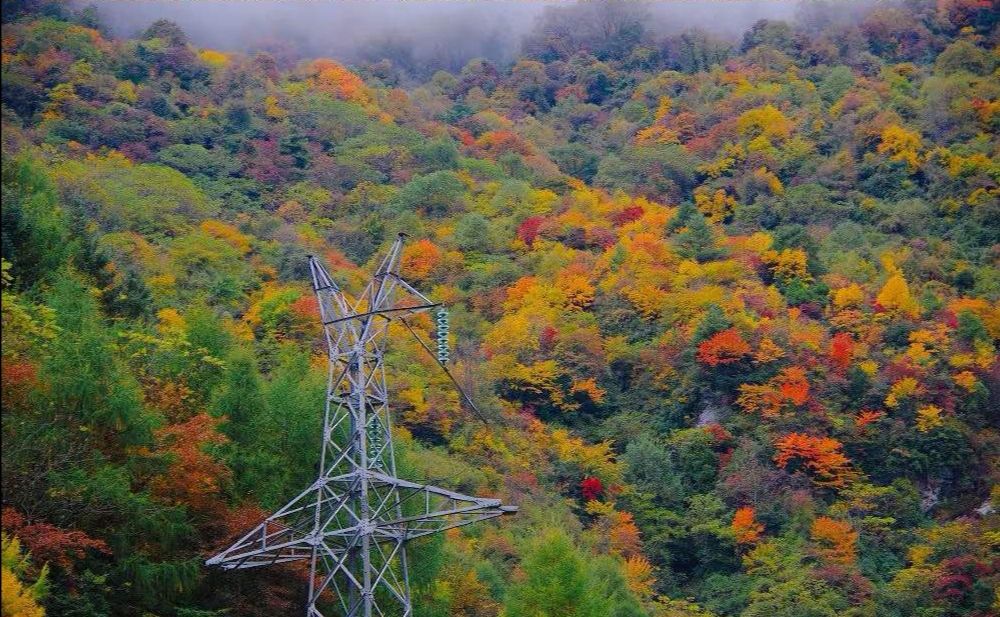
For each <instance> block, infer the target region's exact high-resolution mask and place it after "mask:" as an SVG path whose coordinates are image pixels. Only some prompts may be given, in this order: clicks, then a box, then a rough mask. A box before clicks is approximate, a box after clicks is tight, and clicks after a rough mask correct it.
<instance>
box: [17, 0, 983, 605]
mask: <svg viewBox="0 0 1000 617" xmlns="http://www.w3.org/2000/svg"><path fill="white" fill-rule="evenodd" d="M8 4H10V7H8ZM4 8H5V11H4V13H5V15H4V19H5V20H6V21H5V23H4V37H3V39H4V40H3V59H2V62H3V75H2V79H3V108H2V123H3V134H4V137H3V143H2V147H3V170H2V171H3V173H2V181H3V204H2V206H3V208H2V222H3V238H2V253H3V283H2V284H3V314H2V317H3V340H2V342H3V344H2V356H3V357H2V359H3V370H2V386H3V396H2V408H3V441H4V446H3V450H2V456H3V474H2V480H3V482H2V484H3V572H2V574H3V607H4V608H3V610H4V615H5V616H6V615H7V614H12V615H14V614H16V615H32V616H34V615H42V614H43V612H47V614H49V615H70V616H77V617H85V616H87V617H98V616H111V615H115V616H117V615H121V616H135V617H139V616H147V615H162V616H164V617H166V616H176V617H209V616H221V615H261V616H264V615H279V614H281V615H284V614H297V613H298V612H299V611H300V610H301V608H300V607H301V601H302V599H301V597H300V594H301V593H302V589H303V588H304V587H305V578H307V575H306V573H305V572H303V571H301V570H299V569H296V568H294V567H281V568H274V569H262V570H261V571H259V572H249V573H220V572H216V571H213V570H209V569H206V568H205V567H204V566H203V565H202V564H203V560H204V558H205V557H206V556H207V555H209V554H211V553H213V551H215V550H217V549H218V548H220V547H222V546H225V545H227V544H228V543H229V542H231V540H232V539H233V537H234V535H235V534H237V533H238V532H240V531H241V530H244V529H246V528H247V527H249V526H251V525H252V524H254V523H255V522H257V521H259V520H260V519H261V518H262V517H263V516H264V515H265V514H266V512H267V511H269V510H271V509H273V508H274V507H276V506H278V505H280V504H282V503H283V502H284V501H285V500H287V499H288V498H289V497H291V496H292V495H294V494H296V493H297V492H298V491H299V490H301V487H303V486H306V485H308V483H309V482H311V481H312V479H313V476H314V474H315V464H316V461H315V458H316V455H318V451H319V435H318V428H319V426H320V422H321V420H320V419H321V415H320V414H321V410H322V404H323V397H324V394H323V392H324V388H325V367H324V357H323V353H324V348H323V345H322V341H321V339H320V336H319V327H318V307H317V304H316V301H315V300H314V299H313V297H312V295H311V291H310V287H309V281H308V267H307V266H306V256H307V255H310V254H311V255H316V256H319V257H320V258H321V259H323V260H324V261H325V263H326V264H327V265H328V266H329V267H330V269H331V272H332V273H333V275H334V276H335V277H336V279H337V280H338V282H339V283H340V284H342V285H343V286H344V288H345V289H348V290H350V291H355V292H356V291H358V287H359V286H360V284H361V283H362V281H363V280H364V277H365V276H366V273H367V272H369V271H370V270H371V268H372V266H373V263H374V262H375V260H377V259H378V257H379V256H380V254H381V252H382V251H384V249H385V248H386V246H387V245H388V243H389V242H390V241H391V239H392V238H393V237H395V235H396V233H397V232H399V231H405V232H407V233H408V234H409V235H410V236H411V237H412V240H411V241H410V243H409V244H408V245H407V247H406V251H405V253H404V255H403V259H402V267H403V269H404V271H405V273H406V275H407V276H408V277H409V278H410V279H411V280H413V281H415V282H416V283H417V284H419V286H420V288H421V289H423V290H425V291H427V292H428V293H429V294H430V295H432V296H433V297H434V298H436V299H439V300H441V301H443V302H444V303H445V304H446V305H447V306H448V308H449V311H450V322H451V334H450V336H451V345H452V353H451V357H452V363H453V371H454V373H455V374H456V375H457V376H458V379H459V380H460V381H461V382H462V385H463V387H464V388H466V389H467V390H468V391H469V392H471V393H472V394H473V396H474V398H475V399H476V400H477V401H478V405H479V407H481V409H482V411H483V414H484V415H486V416H488V417H489V418H490V420H491V422H489V423H483V422H481V421H480V420H479V419H477V418H476V417H475V416H472V415H469V414H467V413H466V411H465V410H464V408H463V407H462V406H461V405H460V404H459V398H458V395H457V393H456V392H455V391H454V390H453V388H452V387H451V385H450V382H449V381H448V379H447V377H445V376H444V375H443V374H441V372H440V371H439V370H438V369H437V366H436V364H435V363H434V361H433V360H432V359H431V358H429V357H427V356H426V355H425V354H423V351H422V350H421V349H420V347H419V346H418V345H417V344H416V343H415V342H413V341H412V340H411V339H409V338H408V337H407V336H406V332H405V330H399V331H398V334H399V335H400V336H399V337H394V338H393V342H392V345H391V347H390V349H389V354H388V372H389V383H390V386H391V390H390V400H391V404H392V408H393V413H394V419H395V422H396V426H395V428H394V430H395V431H396V435H397V440H398V441H397V443H398V449H399V459H400V463H399V465H400V470H401V472H403V475H406V476H407V477H411V478H414V479H437V478H447V479H448V480H447V482H448V484H449V486H453V487H455V488H456V489H459V490H463V491H465V492H474V493H483V494H490V495H496V496H499V497H502V498H503V499H504V500H505V501H507V502H511V503H516V504H519V505H520V506H521V511H520V513H519V514H518V516H516V517H505V518H504V520H503V521H501V522H493V523H490V524H484V525H480V526H477V527H472V528H466V529H463V530H462V531H460V532H459V531H451V532H449V533H448V534H447V535H446V536H445V537H441V538H435V539H433V540H428V541H421V543H420V544H418V545H417V546H415V547H414V548H415V550H414V551H413V557H412V559H411V571H412V572H413V573H414V577H413V590H414V596H415V603H416V607H417V614H419V615H423V616H428V617H430V616H435V617H437V616H445V615H449V616H456V617H457V616H464V617H472V616H476V617H486V616H501V615H503V616H505V617H515V616H520V615H524V616H537V617H542V616H546V617H552V616H554V615H565V616H580V617H639V616H649V617H711V616H716V617H723V616H727V617H728V616H731V617H737V616H740V617H755V616H767V617H779V616H784V615H787V616H789V617H793V616H794V617H811V616H816V617H826V616H834V615H837V616H845V615H846V616H849V617H851V616H857V617H861V616H866V615H884V616H886V617H908V616H916V617H960V616H961V617H985V616H986V615H991V614H996V612H997V611H1000V596H997V592H996V589H997V587H998V584H1000V565H998V560H997V553H996V550H997V537H998V534H1000V527H998V525H1000V515H998V514H997V508H1000V489H998V488H997V481H998V478H1000V468H998V466H997V464H998V461H1000V456H998V455H1000V433H998V423H997V410H998V409H1000V363H998V354H997V345H998V343H1000V267H998V260H1000V151H998V149H1000V140H998V137H997V134H998V130H1000V80H998V79H997V77H998V70H1000V56H998V53H997V44H998V42H1000V39H998V36H1000V35H998V22H997V12H996V10H995V7H993V5H992V4H991V3H990V2H981V1H979V0H939V1H937V2H931V1H929V0H905V1H900V2H890V3H877V4H875V5H872V6H871V7H868V8H865V7H856V8H857V10H853V11H852V12H850V14H840V13H839V12H838V11H837V10H836V7H832V6H830V5H827V4H826V3H821V2H817V3H810V4H807V5H804V6H803V8H802V10H801V11H800V17H799V19H798V20H796V21H794V22H783V21H761V22H758V23H757V24H755V25H754V26H753V27H752V28H750V29H749V30H748V31H747V32H746V33H744V34H743V35H742V37H740V38H738V39H735V40H726V39H723V38H720V37H718V36H717V35H715V34H710V33H706V32H700V31H687V32H683V33H678V34H673V35H670V36H668V37H666V38H662V39H660V38H658V35H657V34H656V33H655V32H654V31H653V30H652V29H650V28H649V27H648V23H647V22H648V20H649V16H648V15H647V14H646V12H645V9H644V8H643V6H642V5H641V4H633V3H627V2H618V1H616V0H609V1H607V2H587V3H581V4H579V5H567V6H559V7H553V8H551V9H550V10H548V11H546V12H545V14H544V15H543V17H541V18H540V20H539V21H538V23H537V25H536V27H535V28H534V29H533V30H532V32H531V33H530V34H529V35H528V36H527V37H526V39H525V41H524V44H523V48H522V50H521V52H522V53H521V57H520V58H518V59H516V60H514V61H512V62H511V63H510V64H509V65H505V66H495V65H493V64H491V63H490V62H488V61H485V60H472V61H469V62H468V63H467V64H466V65H465V67H464V68H462V69H461V70H460V71H455V72H452V73H449V72H446V71H441V72H438V73H437V74H434V75H433V76H431V77H430V78H429V79H427V80H426V81H424V82H423V83H414V84H412V85H409V86H407V87H406V88H403V87H400V86H399V83H401V82H400V80H399V79H394V78H391V76H392V75H397V76H398V73H397V71H402V70H406V69H407V67H405V66H397V65H394V64H393V60H392V59H391V58H385V57H383V56H382V55H379V54H378V53H377V52H378V50H375V49H373V50H372V52H371V53H372V54H375V55H376V56H378V57H374V56H373V57H372V58H371V62H368V63H364V64H361V65H358V66H350V67H349V66H345V65H344V64H343V63H341V62H338V61H336V60H333V59H325V58H319V59H316V58H306V59H301V61H299V62H298V63H297V64H296V63H295V62H288V59H287V58H284V59H282V60H281V62H279V61H278V60H277V59H275V57H272V56H271V55H269V54H268V53H266V52H263V51H261V52H253V53H247V54H244V53H235V52H228V51H220V50H214V49H204V48H199V47H197V46H196V44H195V43H194V42H192V40H191V39H190V38H189V37H188V36H187V35H186V34H185V33H184V32H183V31H182V30H181V29H180V28H179V27H177V26H176V25H175V24H172V23H170V22H167V21H157V22H155V23H152V24H151V25H150V26H149V27H148V28H147V29H145V30H144V31H143V32H142V34H140V35H138V36H137V37H136V38H131V39H117V38H114V37H112V36H110V35H109V34H108V33H107V32H106V31H105V30H103V29H102V26H101V25H100V21H99V19H97V18H95V16H94V14H93V13H92V12H90V11H81V12H79V13H73V12H71V11H70V10H69V9H66V8H65V7H63V6H62V4H61V3H53V2H45V1H40V2H13V3H6V2H5V3H4ZM8 8H10V10H9V11H8V10H7V9H8ZM385 49H386V50H388V49H389V48H388V47H386V48H385ZM397 51H398V50H397ZM397 56H398V57H402V56H400V55H399V54H396V56H394V57H397ZM397 59H398V58H397ZM413 325H414V327H415V328H417V329H419V330H422V331H423V332H424V333H425V335H426V336H427V337H430V336H431V335H432V333H433V324H432V323H431V321H430V320H425V321H415V322H413ZM396 327H399V326H398V325H396V326H393V328H396ZM393 333H394V334H396V333H397V332H393Z"/></svg>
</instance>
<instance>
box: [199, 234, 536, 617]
mask: <svg viewBox="0 0 1000 617" xmlns="http://www.w3.org/2000/svg"><path fill="white" fill-rule="evenodd" d="M402 246H403V234H400V235H399V237H398V238H397V239H396V241H395V242H394V243H393V245H392V248H391V249H390V250H389V254H388V255H387V256H386V257H385V259H384V260H383V261H382V262H381V265H379V267H378V269H377V270H376V271H375V275H374V277H373V278H372V280H371V281H370V282H369V283H368V286H367V287H366V288H365V290H364V292H363V293H362V294H361V295H360V296H359V297H358V298H357V299H356V300H352V299H350V298H349V297H348V296H347V295H346V294H344V293H343V292H342V291H341V290H340V288H339V287H338V286H337V285H336V283H334V282H333V279H332V278H330V275H329V273H328V272H327V271H326V269H325V268H324V267H323V266H322V265H321V264H320V263H319V261H318V260H316V259H315V258H313V257H310V258H309V268H310V270H311V272H312V281H313V289H314V290H315V292H316V296H317V298H318V300H319V306H320V315H321V319H322V321H323V329H324V336H325V340H326V346H327V350H328V354H329V384H328V387H327V396H326V408H325V413H324V420H323V439H322V441H323V448H322V452H321V454H320V465H319V470H320V471H319V477H318V478H317V479H316V481H315V482H313V484H312V485H311V486H309V487H308V488H306V489H305V490H304V491H302V492H301V493H300V494H299V495H298V496H297V497H295V498H294V499H292V500H291V501H290V502H289V503H288V504H287V505H286V506H284V507H283V508H281V509H280V510H278V511H277V512H275V513H274V514H272V515H271V516H269V517H268V518H267V519H266V520H265V521H264V522H263V523H261V524H260V525H258V526H257V527H255V528H254V529H253V530H252V531H250V532H249V533H247V534H246V535H245V536H243V537H242V538H240V539H239V540H238V541H237V542H236V543H234V544H233V545H232V546H230V547H229V548H227V549H226V550H224V551H222V552H221V553H219V554H218V555H216V556H214V557H212V558H211V559H209V560H207V561H206V562H205V563H206V564H207V565H210V566H220V567H222V568H224V569H227V570H233V569H242V568H255V567H259V566H267V565H271V564H276V563H289V562H308V564H309V574H310V576H309V598H308V607H307V609H306V615H307V617H324V616H323V613H322V612H320V610H319V608H317V603H319V602H320V601H321V600H322V601H323V602H324V604H327V605H332V606H333V607H335V608H334V610H335V611H336V613H335V614H338V615H341V616H343V617H356V616H358V617H372V616H378V617H382V616H385V617H388V616H390V615H391V616H393V617H397V616H398V617H409V616H410V615H411V614H412V605H411V603H410V586H409V573H408V571H407V564H406V550H405V548H404V545H405V543H406V542H407V541H409V540H412V539H414V538H419V537H421V536H426V535H429V534H433V533H438V532H441V531H444V530H445V529H450V528H452V527H459V526H461V525H468V524H469V523H474V522H477V521H482V520H486V519H490V518H494V517H496V516H500V515H502V514H507V513H513V512H516V511H517V508H516V507H515V506H504V505H502V504H501V503H500V500H499V499H488V498H484V497H471V496H469V495H462V494H461V493H456V492H454V491H449V490H446V489H443V488H439V487H436V486H430V485H425V484H418V483H415V482H410V481H407V480H403V479H401V478H397V477H396V462H395V459H394V455H393V449H392V432H391V431H390V417H389V402H388V396H387V388H386V378H385V365H384V363H383V362H384V351H385V344H386V340H387V338H388V334H389V324H390V323H391V322H392V321H393V320H394V319H398V320H400V321H401V322H402V323H403V324H404V325H406V327H407V328H408V329H410V326H409V324H408V323H407V322H406V317H407V316H410V315H414V314H416V313H420V312H423V311H428V310H430V309H432V308H434V307H436V306H439V305H438V304H435V303H433V302H431V301H430V300H428V299H427V298H426V297H425V296H424V295H423V294H421V293H420V292H419V291H417V290H416V289H414V288H413V287H412V286H411V285H410V284H409V283H407V282H406V281H405V280H403V279H402V278H401V277H400V276H399V273H398V268H399V260H400V253H401V251H402ZM411 332H413V331H412V329H411ZM414 336H417V335H416V333H415V332H414ZM418 340H420V339H419V337H418ZM420 342H421V344H422V345H424V346H425V348H427V347H426V345H425V344H424V343H423V341H422V340H420ZM428 351H429V348H428ZM439 364H441V363H440V361H439ZM441 366H442V368H445V367H444V365H443V364H441ZM445 371H447V369H446V368H445ZM448 376H449V377H451V374H450V373H448ZM456 385H457V383H456ZM463 396H464V392H463ZM466 400H467V401H468V402H469V403H470V405H471V400H469V399H468V397H466Z"/></svg>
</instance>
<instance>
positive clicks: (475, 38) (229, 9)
mask: <svg viewBox="0 0 1000 617" xmlns="http://www.w3.org/2000/svg"><path fill="white" fill-rule="evenodd" d="M73 4H74V6H76V7H79V8H82V7H85V6H90V5H93V6H95V7H96V8H97V9H98V11H99V14H100V16H101V19H102V21H103V22H104V23H105V24H106V25H107V27H108V28H109V29H110V30H111V32H112V33H113V34H114V35H116V36H120V37H130V36H135V35H136V34H138V33H140V32H141V31H142V30H144V29H145V28H146V27H148V26H149V24H150V23H152V22H153V21H156V20H157V19H168V20H171V21H174V22H176V23H177V24H178V25H180V26H181V28H183V29H184V31H185V32H186V33H187V34H188V36H189V37H190V38H191V40H192V42H193V43H194V44H196V45H198V46H203V47H212V48H216V49H221V50H226V51H255V50H260V49H263V50H268V51H272V52H273V51H275V50H280V52H281V53H284V54H287V55H289V56H292V57H294V58H303V57H316V56H329V57H334V58H338V59H341V60H344V61H347V62H354V61H358V60H361V59H373V58H372V54H376V55H377V51H376V50H375V48H377V47H378V46H383V47H384V46H396V47H408V48H409V50H408V53H410V54H412V57H413V62H414V63H417V64H419V63H421V62H432V63H433V64H436V65H443V67H444V68H453V69H454V68H455V67H460V66H461V65H462V64H464V63H465V62H466V61H468V60H469V59H472V58H475V57H485V58H488V59H490V60H493V61H495V62H506V61H509V60H511V59H513V58H514V57H516V56H517V55H518V53H519V51H520V48H521V42H522V39H523V38H524V36H525V35H527V34H528V33H530V32H531V31H532V29H533V28H534V27H535V26H536V24H537V23H538V21H539V17H541V16H542V14H543V12H544V11H545V10H546V9H547V8H548V7H565V6H569V5H571V4H572V3H571V2H567V1H565V0H536V1H523V0H522V1H517V0H420V1H412V2H404V1H399V0H329V1H327V0H259V1H253V2H242V1H238V0H197V1H196V0H190V1H177V0H174V1H166V0H149V1H142V2H139V1H124V0H96V1H93V0H91V1H80V0H74V1H73ZM641 4H643V6H645V7H646V8H647V10H648V11H649V12H650V14H651V16H652V19H651V20H650V23H649V24H646V27H647V28H648V29H649V30H650V31H652V32H654V33H655V34H657V35H660V36H662V35H666V34H671V33H676V32H680V31H683V30H687V29H691V28H698V29H702V30H706V31H709V32H712V33H713V34H716V35H718V36H721V37H726V38H731V39H736V38H738V36H739V35H740V34H741V33H742V32H743V31H744V30H746V29H747V28H748V27H749V26H750V25H752V24H753V23H754V22H755V21H757V20H759V19H792V18H794V16H795V14H796V11H797V10H798V4H797V3H795V2H790V1H787V0H716V1H703V0H666V1H661V2H649V3H641ZM842 4H846V3H842ZM289 59H292V58H289Z"/></svg>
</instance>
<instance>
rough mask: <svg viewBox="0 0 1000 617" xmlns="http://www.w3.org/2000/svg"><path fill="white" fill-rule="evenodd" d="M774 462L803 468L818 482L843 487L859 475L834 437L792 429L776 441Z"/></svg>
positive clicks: (781, 465) (787, 467)
mask: <svg viewBox="0 0 1000 617" xmlns="http://www.w3.org/2000/svg"><path fill="white" fill-rule="evenodd" d="M775 445H776V447H777V449H778V452H777V454H775V455H774V462H775V463H777V464H778V466H779V467H781V468H782V469H791V470H795V469H802V470H804V471H806V472H807V473H808V474H809V476H810V478H811V479H812V481H813V482H814V483H815V484H817V485H818V486H824V487H831V488H842V487H844V486H846V485H847V484H849V483H850V482H851V481H852V480H854V479H855V478H856V477H857V471H855V470H854V469H853V468H852V467H851V461H850V459H848V458H847V456H845V455H844V453H843V452H842V451H841V448H842V447H843V445H842V444H841V443H840V442H839V441H837V440H836V439H833V438H832V437H814V436H812V435H806V434H803V433H789V434H788V435H785V436H784V437H782V438H780V439H778V441H777V442H776V443H775Z"/></svg>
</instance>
